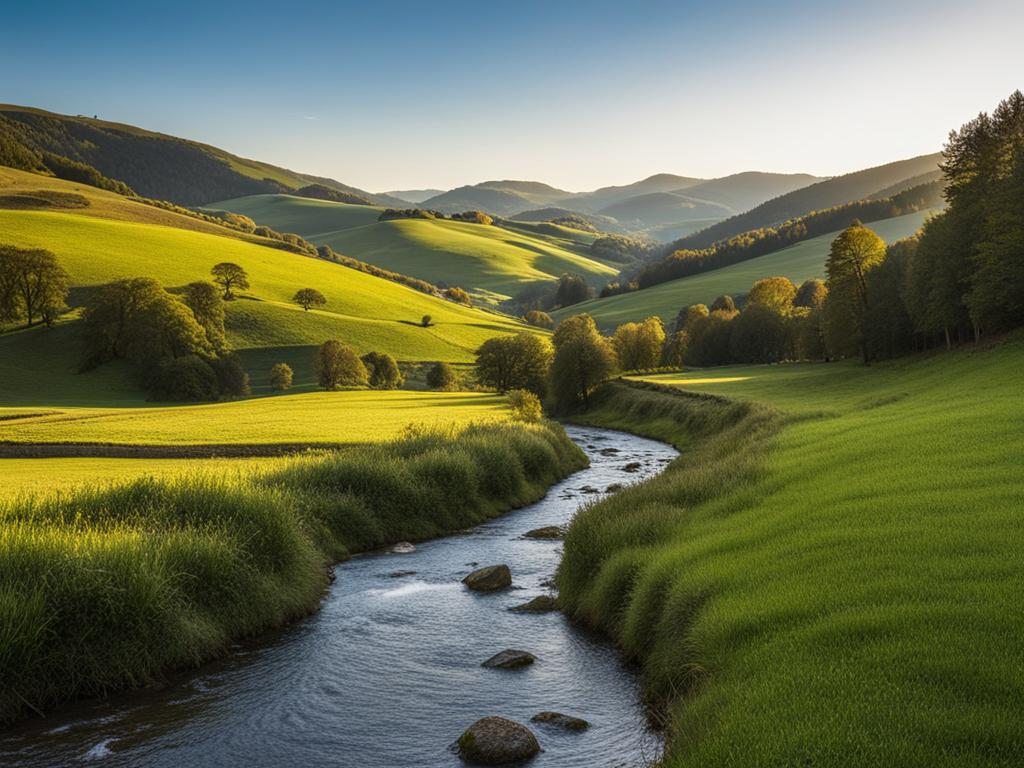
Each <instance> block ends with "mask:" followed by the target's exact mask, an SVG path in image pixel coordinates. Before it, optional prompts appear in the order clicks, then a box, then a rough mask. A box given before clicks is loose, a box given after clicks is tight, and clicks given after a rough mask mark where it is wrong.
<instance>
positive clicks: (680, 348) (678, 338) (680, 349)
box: [661, 331, 690, 368]
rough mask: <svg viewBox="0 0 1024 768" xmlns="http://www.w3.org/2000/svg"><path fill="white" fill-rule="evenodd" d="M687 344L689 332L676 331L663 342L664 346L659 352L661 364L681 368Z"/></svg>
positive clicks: (688, 342) (688, 344) (688, 343)
mask: <svg viewBox="0 0 1024 768" xmlns="http://www.w3.org/2000/svg"><path fill="white" fill-rule="evenodd" d="M689 346H690V334H688V333H687V332H686V331H676V332H675V333H673V334H672V335H671V336H670V337H669V338H668V340H667V341H666V342H665V348H664V349H663V350H662V354H661V364H662V365H664V366H665V367H667V368H682V367H683V362H684V361H685V360H686V350H687V347H689Z"/></svg>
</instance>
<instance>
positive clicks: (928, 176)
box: [868, 168, 942, 200]
mask: <svg viewBox="0 0 1024 768" xmlns="http://www.w3.org/2000/svg"><path fill="white" fill-rule="evenodd" d="M941 178H942V171H940V170H939V169H938V168H936V169H935V170H934V171H929V172H928V173H922V174H920V175H919V176H911V177H910V178H909V179H903V180H902V181H899V182H897V183H896V184H891V185H890V186H888V187H886V188H885V189H880V190H878V191H877V192H872V193H871V194H870V195H868V197H869V198H870V199H872V200H881V199H882V198H885V197H892V196H893V195H898V194H899V193H900V192H904V191H906V190H908V189H910V188H912V187H919V186H921V185H922V184H930V183H931V182H933V181H938V180H939V179H941Z"/></svg>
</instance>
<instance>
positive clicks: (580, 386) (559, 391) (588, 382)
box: [549, 315, 615, 408]
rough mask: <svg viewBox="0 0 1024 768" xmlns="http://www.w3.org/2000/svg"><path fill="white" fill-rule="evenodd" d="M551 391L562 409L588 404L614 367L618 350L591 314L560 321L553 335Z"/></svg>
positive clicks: (550, 374)
mask: <svg viewBox="0 0 1024 768" xmlns="http://www.w3.org/2000/svg"><path fill="white" fill-rule="evenodd" d="M551 340H552V342H553V343H554V345H555V357H554V359H553V361H552V363H551V370H550V373H549V376H550V385H551V392H552V394H553V395H554V396H555V400H556V401H557V403H558V404H559V405H560V406H562V407H563V408H571V407H573V406H575V405H579V404H580V403H582V404H583V407H584V408H585V407H586V406H587V405H588V404H589V400H590V393H591V392H592V391H593V390H594V388H595V387H597V385H598V384H600V383H601V382H603V381H604V380H605V379H607V378H608V377H609V376H610V375H611V374H612V372H613V371H614V370H615V352H614V351H613V350H612V345H611V344H610V343H609V341H608V339H606V338H605V337H604V336H602V335H601V334H600V332H599V331H598V330H597V325H596V324H595V323H594V319H593V318H592V317H590V315H574V316H573V317H570V318H568V319H566V320H563V321H562V322H561V323H559V325H558V327H557V328H555V333H554V335H553V336H552V337H551Z"/></svg>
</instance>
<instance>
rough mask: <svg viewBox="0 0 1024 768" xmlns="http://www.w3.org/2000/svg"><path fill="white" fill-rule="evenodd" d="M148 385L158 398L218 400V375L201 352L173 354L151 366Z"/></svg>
mask: <svg viewBox="0 0 1024 768" xmlns="http://www.w3.org/2000/svg"><path fill="white" fill-rule="evenodd" d="M146 384H147V388H148V389H149V391H150V393H151V394H152V396H153V399H154V400H171V401H183V400H216V399H217V397H218V396H219V394H220V388H219V386H218V382H217V374H216V373H215V372H214V370H213V367H212V366H211V365H210V363H209V362H208V361H206V360H204V359H203V358H202V357H200V356H199V355H181V356H180V357H171V358H167V359H165V360H163V361H162V362H160V363H158V364H157V365H156V367H155V368H151V369H150V370H149V372H148V373H147V376H146Z"/></svg>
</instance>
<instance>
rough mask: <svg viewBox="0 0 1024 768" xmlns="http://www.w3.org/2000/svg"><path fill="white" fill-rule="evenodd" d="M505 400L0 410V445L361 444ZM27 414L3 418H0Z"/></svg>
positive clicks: (479, 416) (438, 396)
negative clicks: (20, 416)
mask: <svg viewBox="0 0 1024 768" xmlns="http://www.w3.org/2000/svg"><path fill="white" fill-rule="evenodd" d="M505 403H506V401H505V398H504V397H502V396H500V395H495V394H490V393H482V392H408V391H404V390H393V391H376V390H353V391H347V392H310V393H305V394H298V395H279V396H276V397H264V398H255V399H250V400H237V401H231V402H223V403H207V404H202V405H167V406H157V407H136V408H40V409H38V412H39V413H40V414H41V415H37V416H33V415H31V414H32V413H35V412H37V411H36V410H35V409H26V408H19V409H11V410H8V409H4V408H0V441H10V442H30V443H58V442H59V443H64V442H71V443H114V444H130V445H136V444H142V445H179V444H186V445H208V444H226V443H231V444H266V443H369V442H379V441H382V440H390V439H391V438H394V437H396V436H398V435H399V434H401V433H402V431H403V430H404V429H405V427H406V426H407V425H410V424H417V425H428V426H441V425H448V424H453V425H460V426H464V425H466V424H468V423H470V422H477V423H479V422H484V421H495V420H501V419H504V418H505V417H506V414H507V408H506V404H505ZM26 412H27V413H28V414H29V415H28V416H27V417H22V418H10V419H4V418H3V417H4V416H5V414H9V413H10V414H19V415H21V414H25V413H26Z"/></svg>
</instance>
